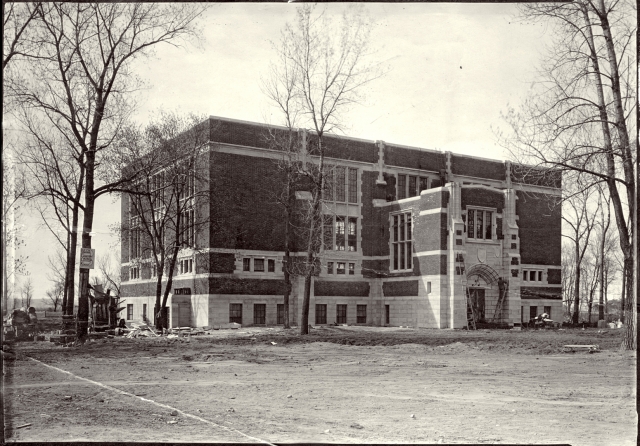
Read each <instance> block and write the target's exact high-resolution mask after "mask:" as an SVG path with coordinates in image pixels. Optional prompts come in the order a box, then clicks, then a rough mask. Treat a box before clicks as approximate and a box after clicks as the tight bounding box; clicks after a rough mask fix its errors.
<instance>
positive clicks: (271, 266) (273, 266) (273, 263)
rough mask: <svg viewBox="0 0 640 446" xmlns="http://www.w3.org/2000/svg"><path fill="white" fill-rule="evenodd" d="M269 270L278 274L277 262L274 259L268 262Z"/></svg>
mask: <svg viewBox="0 0 640 446" xmlns="http://www.w3.org/2000/svg"><path fill="white" fill-rule="evenodd" d="M267 268H268V271H269V272H270V273H275V272H276V261H275V260H274V259H269V260H268V261H267Z"/></svg>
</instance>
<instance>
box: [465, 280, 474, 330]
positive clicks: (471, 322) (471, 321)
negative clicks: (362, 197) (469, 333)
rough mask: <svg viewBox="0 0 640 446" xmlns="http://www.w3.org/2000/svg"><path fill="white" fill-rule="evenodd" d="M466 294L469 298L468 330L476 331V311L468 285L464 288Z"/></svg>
mask: <svg viewBox="0 0 640 446" xmlns="http://www.w3.org/2000/svg"><path fill="white" fill-rule="evenodd" d="M464 293H465V295H466V297H467V330H476V311H475V309H474V308H473V303H472V302H471V296H470V295H469V288H467V286H466V285H465V287H464Z"/></svg>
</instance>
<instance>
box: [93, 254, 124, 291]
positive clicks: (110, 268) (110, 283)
mask: <svg viewBox="0 0 640 446" xmlns="http://www.w3.org/2000/svg"><path fill="white" fill-rule="evenodd" d="M96 266H97V267H98V271H99V272H100V283H102V284H103V285H104V287H105V288H106V289H109V290H112V291H113V292H114V294H115V295H116V296H120V286H121V284H122V275H121V273H120V250H117V251H110V252H107V253H105V254H103V255H102V256H98V259H97V260H96Z"/></svg>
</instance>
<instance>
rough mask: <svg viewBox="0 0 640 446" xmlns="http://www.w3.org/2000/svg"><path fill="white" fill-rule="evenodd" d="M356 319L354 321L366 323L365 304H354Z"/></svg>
mask: <svg viewBox="0 0 640 446" xmlns="http://www.w3.org/2000/svg"><path fill="white" fill-rule="evenodd" d="M356 312H357V319H356V323H358V324H366V323H367V306H366V305H357V306H356Z"/></svg>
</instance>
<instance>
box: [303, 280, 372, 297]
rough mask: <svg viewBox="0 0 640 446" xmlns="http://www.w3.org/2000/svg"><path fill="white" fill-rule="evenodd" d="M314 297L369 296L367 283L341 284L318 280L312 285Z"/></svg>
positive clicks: (339, 282) (340, 282)
mask: <svg viewBox="0 0 640 446" xmlns="http://www.w3.org/2000/svg"><path fill="white" fill-rule="evenodd" d="M313 294H314V295H315V296H354V297H356V296H359V297H367V296H369V282H342V281H329V280H318V281H316V282H315V284H314V289H313Z"/></svg>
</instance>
